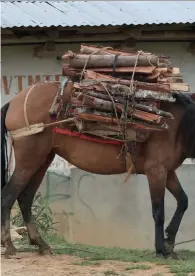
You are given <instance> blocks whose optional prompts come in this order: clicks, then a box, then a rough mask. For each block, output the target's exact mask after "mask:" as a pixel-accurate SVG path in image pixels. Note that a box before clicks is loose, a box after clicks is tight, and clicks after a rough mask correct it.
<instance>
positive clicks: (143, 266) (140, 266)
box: [125, 264, 152, 271]
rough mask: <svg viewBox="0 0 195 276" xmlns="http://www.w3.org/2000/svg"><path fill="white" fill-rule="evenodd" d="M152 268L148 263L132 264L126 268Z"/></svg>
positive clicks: (128, 269)
mask: <svg viewBox="0 0 195 276" xmlns="http://www.w3.org/2000/svg"><path fill="white" fill-rule="evenodd" d="M150 268H152V267H151V266H150V265H146V264H140V265H139V264H138V265H132V266H128V267H126V268H125V270H126V271H130V270H135V269H137V270H148V269H150Z"/></svg>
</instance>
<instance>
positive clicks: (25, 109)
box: [24, 84, 35, 127]
mask: <svg viewBox="0 0 195 276" xmlns="http://www.w3.org/2000/svg"><path fill="white" fill-rule="evenodd" d="M34 87H35V84H33V85H32V86H31V88H30V89H29V90H28V92H27V94H26V97H25V100H24V119H25V122H26V125H27V126H28V127H30V124H29V121H28V116H27V100H28V97H29V95H30V93H31V92H32V90H33V88H34Z"/></svg>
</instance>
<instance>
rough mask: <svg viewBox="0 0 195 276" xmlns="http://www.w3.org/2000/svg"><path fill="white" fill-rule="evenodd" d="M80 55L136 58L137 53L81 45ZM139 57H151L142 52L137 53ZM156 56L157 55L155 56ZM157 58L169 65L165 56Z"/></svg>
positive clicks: (149, 54)
mask: <svg viewBox="0 0 195 276" xmlns="http://www.w3.org/2000/svg"><path fill="white" fill-rule="evenodd" d="M80 53H81V54H87V55H91V54H93V55H120V56H135V55H136V56H137V55H138V51H137V52H135V51H123V50H120V49H113V48H111V47H102V46H97V45H86V44H81V48H80ZM139 55H140V56H146V57H147V56H151V55H152V54H151V53H148V52H143V51H139ZM156 56H157V55H156ZM158 58H159V62H161V63H164V64H168V63H169V59H168V57H167V56H162V55H158ZM159 67H163V66H162V65H160V66H159Z"/></svg>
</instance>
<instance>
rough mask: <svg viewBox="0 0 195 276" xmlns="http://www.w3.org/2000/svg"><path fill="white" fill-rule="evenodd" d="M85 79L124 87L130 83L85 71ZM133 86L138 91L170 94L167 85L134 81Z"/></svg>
mask: <svg viewBox="0 0 195 276" xmlns="http://www.w3.org/2000/svg"><path fill="white" fill-rule="evenodd" d="M84 75H85V79H93V80H97V81H99V82H110V83H117V84H122V85H126V86H130V84H131V81H130V80H125V79H119V78H114V77H111V76H108V75H105V74H100V73H96V72H94V71H91V70H86V72H85V74H84ZM133 84H134V85H136V88H138V89H144V90H150V91H160V92H170V91H171V89H170V85H169V84H158V83H145V82H138V81H134V82H133Z"/></svg>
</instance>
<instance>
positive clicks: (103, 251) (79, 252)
mask: <svg viewBox="0 0 195 276" xmlns="http://www.w3.org/2000/svg"><path fill="white" fill-rule="evenodd" d="M43 237H44V239H45V241H46V242H47V243H48V244H49V245H50V246H51V247H52V251H53V253H54V254H67V255H72V256H77V257H80V258H84V259H87V260H88V261H91V262H93V261H96V262H98V261H100V260H118V261H124V262H131V263H132V262H133V263H139V262H142V263H143V262H151V263H156V264H159V265H166V266H169V267H170V271H171V272H172V273H175V274H176V273H177V274H178V273H190V272H192V273H195V262H194V260H195V252H194V251H189V250H181V251H178V253H179V256H180V258H181V259H182V261H174V260H164V259H160V258H156V256H155V254H151V253H152V252H153V251H150V250H131V249H123V248H118V247H114V248H105V247H98V246H89V245H81V244H69V243H67V242H66V241H65V240H64V239H63V238H60V237H59V236H58V235H44V236H43ZM19 244H20V245H22V246H20V251H24V250H25V251H32V249H33V247H32V246H28V247H27V246H26V245H27V244H28V240H27V239H26V240H23V241H21V242H19ZM93 263H94V262H93ZM81 265H82V264H81ZM84 265H85V264H84ZM86 265H87V264H86ZM136 265H137V264H136ZM136 265H135V266H134V267H136ZM132 267H133V265H132ZM140 269H141V268H140ZM177 274H176V275H177ZM177 276H181V275H177Z"/></svg>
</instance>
